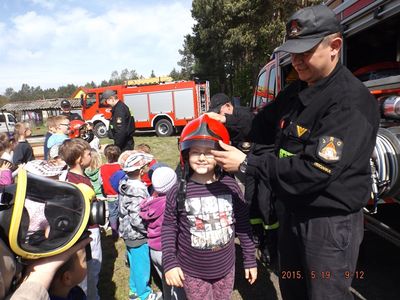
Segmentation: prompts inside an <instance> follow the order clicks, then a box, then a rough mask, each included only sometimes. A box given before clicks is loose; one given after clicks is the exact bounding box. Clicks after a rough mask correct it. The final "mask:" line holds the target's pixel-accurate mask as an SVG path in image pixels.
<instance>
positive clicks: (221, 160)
mask: <svg viewBox="0 0 400 300" xmlns="http://www.w3.org/2000/svg"><path fill="white" fill-rule="evenodd" d="M219 145H220V146H221V147H222V149H224V150H225V151H217V150H211V153H212V154H213V155H214V158H215V160H216V161H217V163H218V165H220V166H221V167H222V168H223V169H224V170H225V171H227V172H237V171H238V170H239V165H240V164H241V163H242V162H243V161H244V160H245V158H246V154H244V153H243V152H242V151H240V150H239V149H237V148H235V147H233V146H230V145H227V144H225V143H224V142H222V141H219Z"/></svg>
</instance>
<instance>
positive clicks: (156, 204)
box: [140, 166, 186, 300]
mask: <svg viewBox="0 0 400 300" xmlns="http://www.w3.org/2000/svg"><path fill="white" fill-rule="evenodd" d="M149 179H150V180H151V183H152V186H153V188H154V193H153V195H152V196H151V197H149V198H146V199H144V200H143V201H142V202H141V204H140V210H141V211H140V217H141V218H142V219H143V221H144V222H145V223H146V225H147V240H148V244H149V248H150V257H151V260H152V262H153V265H154V267H155V269H156V271H157V273H158V275H159V276H160V278H161V281H162V287H163V299H164V300H170V299H176V300H178V299H179V300H182V299H186V297H185V291H184V290H183V289H182V288H178V287H171V286H169V285H167V284H166V282H165V276H164V270H163V267H162V251H161V227H162V223H163V220H164V210H165V202H166V194H167V192H168V191H169V190H170V189H171V188H172V187H173V186H174V185H175V184H176V181H177V177H176V173H175V171H174V170H172V169H171V168H170V167H167V166H162V167H158V168H156V169H155V170H154V171H153V172H152V174H150V172H149Z"/></svg>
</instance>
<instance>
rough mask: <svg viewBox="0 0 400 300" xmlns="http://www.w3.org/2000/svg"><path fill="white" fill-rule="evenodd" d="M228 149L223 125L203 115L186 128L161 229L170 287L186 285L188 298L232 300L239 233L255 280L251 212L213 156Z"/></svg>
mask: <svg viewBox="0 0 400 300" xmlns="http://www.w3.org/2000/svg"><path fill="white" fill-rule="evenodd" d="M220 140H221V141H223V142H224V143H227V144H229V134H228V131H227V130H226V128H225V127H224V125H222V124H221V123H220V122H218V121H216V120H213V119H211V118H209V117H208V116H207V115H203V116H201V117H199V118H197V119H195V120H193V121H191V122H189V123H188V124H187V125H186V127H185V128H184V129H183V131H182V134H181V137H180V140H179V148H180V155H181V166H182V178H181V179H180V182H179V184H177V185H175V186H174V187H173V188H172V189H171V190H170V191H169V193H168V194H167V203H166V209H165V213H164V222H163V228H162V252H163V266H164V270H165V278H166V281H167V284H169V285H172V286H183V287H184V289H185V292H186V296H187V298H188V299H212V298H213V299H230V297H231V293H232V290H233V284H234V274H235V242H234V239H235V234H236V235H237V236H238V238H239V240H240V245H241V248H242V251H243V260H244V268H245V277H246V279H248V281H249V283H250V284H252V283H253V282H254V281H255V280H256V278H257V264H256V259H255V248H254V244H253V242H252V238H251V235H252V233H251V227H250V222H249V212H248V211H249V209H248V206H247V204H246V203H245V201H244V199H243V194H242V192H241V190H240V188H239V186H238V185H237V183H236V181H235V179H234V178H232V177H231V176H229V175H227V174H224V173H223V172H222V171H221V169H220V168H219V166H217V163H216V161H215V159H214V156H213V155H212V154H211V150H213V149H220V148H219V145H218V141H220Z"/></svg>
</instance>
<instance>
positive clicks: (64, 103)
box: [60, 99, 71, 108]
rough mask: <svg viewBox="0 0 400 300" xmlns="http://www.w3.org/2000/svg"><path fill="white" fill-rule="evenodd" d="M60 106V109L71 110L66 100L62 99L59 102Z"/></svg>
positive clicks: (69, 103)
mask: <svg viewBox="0 0 400 300" xmlns="http://www.w3.org/2000/svg"><path fill="white" fill-rule="evenodd" d="M60 106H61V108H71V102H69V101H68V100H67V99H64V100H62V101H61V104H60Z"/></svg>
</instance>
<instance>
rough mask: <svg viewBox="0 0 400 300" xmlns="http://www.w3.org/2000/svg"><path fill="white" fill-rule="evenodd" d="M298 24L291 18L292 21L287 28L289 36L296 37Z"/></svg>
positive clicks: (298, 31)
mask: <svg viewBox="0 0 400 300" xmlns="http://www.w3.org/2000/svg"><path fill="white" fill-rule="evenodd" d="M300 30H301V28H300V26H299V24H298V23H297V21H296V20H292V22H290V28H289V37H296V36H298V35H299V34H300Z"/></svg>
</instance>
